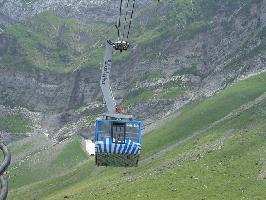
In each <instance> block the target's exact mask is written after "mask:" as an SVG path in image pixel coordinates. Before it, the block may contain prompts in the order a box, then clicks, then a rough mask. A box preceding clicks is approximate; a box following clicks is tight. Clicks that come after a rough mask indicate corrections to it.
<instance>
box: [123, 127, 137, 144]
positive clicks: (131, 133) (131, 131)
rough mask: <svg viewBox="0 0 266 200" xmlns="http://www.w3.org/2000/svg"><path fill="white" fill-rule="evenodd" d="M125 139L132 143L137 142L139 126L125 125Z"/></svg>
mask: <svg viewBox="0 0 266 200" xmlns="http://www.w3.org/2000/svg"><path fill="white" fill-rule="evenodd" d="M126 138H127V139H129V140H132V141H133V142H138V140H139V139H138V138H139V125H138V124H135V123H127V134H126Z"/></svg>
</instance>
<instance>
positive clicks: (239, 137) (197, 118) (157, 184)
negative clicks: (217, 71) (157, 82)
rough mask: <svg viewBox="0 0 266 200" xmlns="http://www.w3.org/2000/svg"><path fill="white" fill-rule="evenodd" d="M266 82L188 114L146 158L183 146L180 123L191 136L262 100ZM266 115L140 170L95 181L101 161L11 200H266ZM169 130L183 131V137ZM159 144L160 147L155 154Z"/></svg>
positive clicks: (229, 123) (265, 105) (114, 171)
mask: <svg viewBox="0 0 266 200" xmlns="http://www.w3.org/2000/svg"><path fill="white" fill-rule="evenodd" d="M265 76H266V74H265V73H264V74H261V75H258V76H255V77H251V78H249V79H247V80H244V81H241V82H240V83H238V84H236V85H234V86H231V87H229V88H228V89H226V90H224V91H222V92H221V93H219V94H218V95H216V96H214V97H211V98H209V99H207V100H204V101H203V102H200V103H198V104H192V105H190V106H189V107H187V108H185V109H184V110H183V113H182V114H181V115H179V116H178V117H177V118H176V119H174V120H173V121H170V122H167V124H165V125H164V126H162V128H160V129H158V130H157V131H160V133H161V134H162V135H161V138H160V139H161V142H160V143H157V134H158V133H157V132H156V131H155V132H153V134H151V133H150V134H148V135H145V136H144V143H143V151H144V152H143V153H144V154H143V155H142V158H141V159H142V160H143V159H144V158H145V157H147V156H148V155H150V154H153V153H155V152H157V151H158V150H159V149H163V148H165V147H166V146H169V145H171V144H172V143H173V142H178V141H180V140H181V139H180V140H177V139H176V138H180V135H178V133H179V132H177V131H179V129H181V130H183V129H184V128H183V127H182V124H181V123H180V122H183V123H184V126H192V127H191V128H189V127H188V129H186V133H185V134H184V138H187V137H188V136H189V135H191V134H192V133H193V132H194V130H193V129H194V127H193V126H197V131H199V130H201V129H202V128H205V127H206V126H209V125H210V124H211V123H212V122H213V121H214V120H217V119H220V118H222V117H223V116H224V115H226V114H228V113H229V112H231V111H232V110H234V109H236V108H238V107H239V106H241V105H243V104H245V103H247V102H249V101H252V100H254V99H255V98H256V97H257V96H259V95H260V94H262V93H263V92H264V91H265V82H264V81H265V80H264V78H265ZM263 86H264V87H263ZM238 91H239V92H238ZM231 104H232V105H231ZM265 109H266V101H265V100H264V101H262V102H260V103H257V104H256V105H254V107H252V108H250V109H248V110H246V111H243V112H242V113H240V114H238V115H235V116H234V117H232V118H230V119H227V120H225V121H223V122H221V123H220V124H217V125H216V126H214V127H212V128H211V129H209V130H208V131H205V132H203V133H202V134H199V135H197V136H195V137H194V138H190V139H188V140H187V141H185V142H183V143H181V144H180V145H179V146H177V147H176V148H174V149H172V150H171V151H170V152H168V153H167V154H164V155H163V156H161V157H159V158H157V159H154V160H151V161H150V162H148V163H144V164H143V165H141V166H139V167H138V168H113V167H108V168H99V169H97V170H96V171H98V173H96V174H95V173H92V174H94V175H93V176H92V174H91V172H92V171H94V167H93V164H94V161H88V162H87V164H84V165H82V166H80V167H78V168H77V169H76V170H75V171H73V172H71V173H69V174H66V175H64V176H62V177H57V178H54V179H50V180H46V181H43V182H41V183H37V184H33V185H31V186H28V187H25V188H20V189H18V190H13V191H12V192H11V195H10V199H16V200H17V199H18V200H19V199H41V200H44V199H49V200H52V199H63V198H64V197H68V198H71V199H79V200H85V199H88V198H90V199H99V200H101V199H211V200H212V199H213V200H220V199H264V197H265V194H266V191H265V187H266V182H265V181H263V180H257V176H258V173H259V170H260V169H261V167H264V166H260V165H259V164H258V163H259V162H260V161H261V160H265V158H266V157H265V151H266V147H265V145H264V144H265V142H266V133H265V129H266V126H265V124H266V113H265ZM188 115H189V116H190V117H189V116H188ZM206 115H207V116H206ZM188 120H190V123H189V122H188ZM198 123H201V124H202V125H199V124H198ZM193 124H195V125H193ZM177 125H178V126H177ZM167 127H176V128H175V133H177V134H175V137H176V138H175V139H173V138H174V137H173V133H170V132H169V131H168V129H167ZM163 130H164V131H163ZM169 138H170V139H172V140H174V141H173V142H172V141H171V140H169ZM184 138H183V139H184ZM152 142H154V144H157V146H156V147H154V148H153V150H150V148H149V147H150V146H149V145H150V143H152ZM165 144H166V145H165ZM74 175H76V176H74ZM265 178H266V177H265Z"/></svg>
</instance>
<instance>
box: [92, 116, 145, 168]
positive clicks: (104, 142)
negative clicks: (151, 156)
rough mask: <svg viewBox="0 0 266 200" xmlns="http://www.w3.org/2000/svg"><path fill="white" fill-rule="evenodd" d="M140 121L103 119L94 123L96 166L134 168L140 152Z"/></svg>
mask: <svg viewBox="0 0 266 200" xmlns="http://www.w3.org/2000/svg"><path fill="white" fill-rule="evenodd" d="M141 130H142V121H139V120H126V119H115V120H113V119H104V120H97V121H96V131H95V133H96V134H95V139H96V141H95V151H96V152H95V155H96V165H97V166H125V167H136V166H137V165H138V161H139V156H140V152H141V142H142V141H141V140H142V131H141Z"/></svg>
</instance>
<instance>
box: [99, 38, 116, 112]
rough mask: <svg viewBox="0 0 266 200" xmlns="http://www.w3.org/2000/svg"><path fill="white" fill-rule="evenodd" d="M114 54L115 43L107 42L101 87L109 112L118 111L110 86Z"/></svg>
mask: <svg viewBox="0 0 266 200" xmlns="http://www.w3.org/2000/svg"><path fill="white" fill-rule="evenodd" d="M112 54H113V45H112V44H110V42H106V49H105V54H104V62H103V69H102V76H101V82H100V85H101V89H102V92H103V97H104V100H105V103H106V105H107V110H108V113H109V114H115V113H116V103H115V100H114V97H113V93H112V90H111V86H110V73H111V67H112Z"/></svg>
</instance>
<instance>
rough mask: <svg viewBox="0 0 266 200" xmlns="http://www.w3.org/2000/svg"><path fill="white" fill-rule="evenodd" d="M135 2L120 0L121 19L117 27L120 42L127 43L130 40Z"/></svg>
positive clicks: (132, 0)
mask: <svg viewBox="0 0 266 200" xmlns="http://www.w3.org/2000/svg"><path fill="white" fill-rule="evenodd" d="M135 2H136V0H126V1H123V0H120V6H119V17H118V21H117V25H116V29H117V37H118V41H125V40H126V41H127V40H128V38H129V34H130V29H131V26H132V20H133V14H134V9H135ZM124 9H125V11H124V12H123V10H124Z"/></svg>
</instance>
